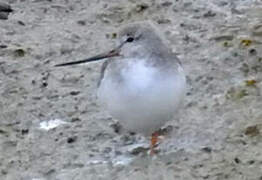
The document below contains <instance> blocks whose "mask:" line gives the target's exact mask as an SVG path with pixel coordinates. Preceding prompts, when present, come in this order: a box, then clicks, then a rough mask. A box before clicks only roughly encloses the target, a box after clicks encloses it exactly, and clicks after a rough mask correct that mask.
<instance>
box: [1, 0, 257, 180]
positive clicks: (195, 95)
mask: <svg viewBox="0 0 262 180" xmlns="http://www.w3.org/2000/svg"><path fill="white" fill-rule="evenodd" d="M3 2H7V3H9V4H10V5H11V6H12V8H13V10H14V12H13V13H11V14H10V15H9V18H8V20H1V21H0V45H2V46H1V49H0V94H1V96H0V179H1V180H89V179H90V180H96V179H99V180H104V179H105V180H109V179H114V180H115V179H118V180H129V179H130V180H131V179H136V180H142V179H148V180H149V179H150V180H151V179H152V180H169V179H176V180H180V179H181V180H192V179H194V180H195V179H210V180H222V179H230V180H231V179H236V180H239V179H245V180H261V179H262V150H261V149H262V110H261V108H262V97H261V89H262V52H261V48H262V2H261V1H260V0H213V1H211V0H209V1H208V0H197V1H195V0H184V1H182V0H176V1H171V0H170V1H168V0H151V1H150V0H143V1H135V0H123V1H121V0H90V1H85V0H72V1H69V0H57V1H54V0H53V1H52V0H28V1H25V0H7V1H3ZM148 19H149V20H151V21H154V22H155V23H156V24H157V26H158V27H159V28H160V29H161V31H162V32H163V33H164V34H165V36H166V37H167V39H168V41H169V43H170V47H171V48H172V49H173V51H174V52H176V53H177V55H178V57H179V58H180V60H181V61H182V63H183V66H184V68H185V71H186V73H187V81H188V91H187V96H186V99H185V103H184V106H183V107H182V108H181V109H180V111H179V115H177V116H176V118H175V119H174V121H172V122H170V123H169V124H168V125H169V126H168V125H167V126H168V127H172V128H171V129H173V130H172V132H170V133H169V135H167V136H166V137H165V139H164V140H163V141H162V143H161V144H160V145H159V147H158V149H159V154H158V155H156V156H155V157H153V158H152V157H150V156H148V155H147V153H146V150H147V148H148V139H147V138H145V137H143V136H140V135H139V134H138V135H130V134H129V133H127V132H125V131H120V132H117V130H118V129H117V126H116V124H115V120H113V119H112V118H110V116H109V115H108V114H107V112H106V111H105V110H103V109H102V108H101V107H100V105H98V104H97V101H96V82H97V79H98V78H99V70H100V67H101V63H92V64H88V65H81V66H74V67H68V68H54V66H53V65H54V64H56V63H61V62H65V61H71V60H79V59H82V58H86V57H89V56H92V55H94V54H97V53H99V52H103V51H105V50H109V49H111V48H112V47H114V42H115V33H116V32H117V28H118V27H119V26H120V25H123V24H126V23H129V22H134V21H141V20H148ZM4 45H6V46H7V47H5V46H4Z"/></svg>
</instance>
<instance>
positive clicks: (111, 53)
mask: <svg viewBox="0 0 262 180" xmlns="http://www.w3.org/2000/svg"><path fill="white" fill-rule="evenodd" d="M114 56H119V49H114V50H112V51H109V52H107V53H103V54H99V55H97V56H93V57H90V58H87V59H83V60H80V61H73V62H67V63H62V64H56V65H55V67H60V66H70V65H75V64H82V63H88V62H92V61H98V60H102V59H105V58H109V57H114Z"/></svg>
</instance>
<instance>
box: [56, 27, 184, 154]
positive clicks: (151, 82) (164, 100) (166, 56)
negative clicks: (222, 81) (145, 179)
mask: <svg viewBox="0 0 262 180" xmlns="http://www.w3.org/2000/svg"><path fill="white" fill-rule="evenodd" d="M117 42H118V43H117V46H116V48H114V49H113V50H111V51H108V52H106V53H102V54H99V55H97V56H93V57H91V58H87V59H84V60H80V61H74V62H67V63H63V64H57V65H56V66H68V65H75V64H80V63H87V62H92V61H97V60H102V59H107V60H106V61H105V62H104V63H103V65H102V69H101V75H100V79H99V83H98V99H99V101H101V102H102V103H103V104H104V105H105V106H106V108H107V109H108V111H109V113H110V114H111V115H112V117H114V118H115V119H117V120H118V121H119V123H120V124H121V125H122V126H123V127H124V128H126V129H127V130H129V131H131V132H137V133H141V134H144V135H146V136H148V135H152V137H151V148H150V149H151V154H153V153H154V150H153V148H154V146H155V145H156V143H157V137H158V133H157V130H159V129H160V128H161V127H162V126H163V125H164V124H165V123H166V122H167V121H169V120H172V119H173V118H174V116H175V115H176V110H177V109H178V107H179V105H180V104H181V103H182V100H183V97H184V94H185V91H186V78H185V74H184V70H183V68H182V66H181V63H180V61H179V59H178V58H177V56H176V55H175V54H174V53H173V52H172V50H171V48H169V46H168V45H167V43H166V40H165V39H164V37H163V36H162V35H161V33H160V32H159V31H158V30H157V28H156V26H155V25H154V24H153V23H151V22H137V23H132V24H128V25H126V26H124V27H122V28H121V30H120V31H119V33H118V41H117Z"/></svg>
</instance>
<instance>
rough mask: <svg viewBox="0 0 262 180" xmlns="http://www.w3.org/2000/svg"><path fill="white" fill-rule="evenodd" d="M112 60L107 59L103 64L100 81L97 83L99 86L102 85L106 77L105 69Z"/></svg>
mask: <svg viewBox="0 0 262 180" xmlns="http://www.w3.org/2000/svg"><path fill="white" fill-rule="evenodd" d="M110 62H111V60H109V59H108V60H106V61H105V62H104V63H103V64H102V67H101V70H100V77H99V79H98V83H97V87H99V86H100V84H101V82H102V80H103V78H104V75H105V70H106V68H107V66H108V65H109V64H110Z"/></svg>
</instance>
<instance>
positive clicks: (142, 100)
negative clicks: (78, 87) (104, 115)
mask: <svg viewBox="0 0 262 180" xmlns="http://www.w3.org/2000/svg"><path fill="white" fill-rule="evenodd" d="M125 61H128V62H129V64H128V66H127V67H125V68H124V69H122V70H121V75H122V76H123V83H117V82H115V81H114V80H113V79H112V77H111V76H110V73H108V72H107V71H106V72H105V76H104V79H103V80H102V83H101V86H100V88H99V90H98V98H99V100H100V101H101V102H102V103H103V104H105V105H106V108H107V110H108V111H109V113H110V114H111V115H112V116H113V117H114V118H116V119H117V120H119V122H120V123H121V124H122V125H123V127H124V128H126V129H127V130H130V131H134V132H138V133H142V134H146V135H150V134H151V133H153V132H154V131H156V130H158V129H159V128H160V127H161V126H163V125H164V124H165V123H166V121H168V120H171V119H172V118H173V116H174V115H175V111H176V109H177V108H178V105H179V104H180V103H181V100H182V99H183V96H184V92H185V86H186V82H185V75H184V72H183V69H182V67H179V69H178V71H177V72H176V73H175V72H174V73H172V74H169V75H164V74H165V73H163V72H159V71H158V69H156V68H154V67H149V66H148V65H147V66H146V65H145V63H144V61H141V60H140V61H137V60H136V59H133V60H132V59H129V60H127V59H125Z"/></svg>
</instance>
